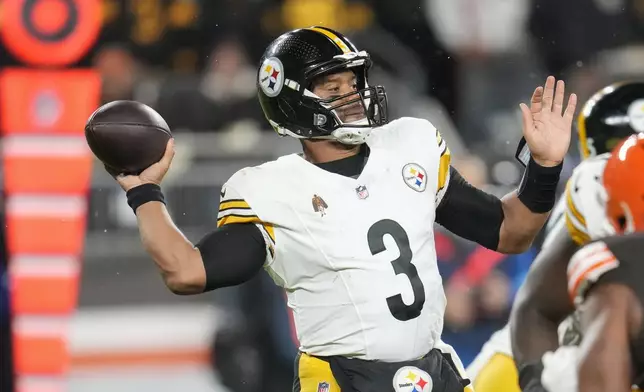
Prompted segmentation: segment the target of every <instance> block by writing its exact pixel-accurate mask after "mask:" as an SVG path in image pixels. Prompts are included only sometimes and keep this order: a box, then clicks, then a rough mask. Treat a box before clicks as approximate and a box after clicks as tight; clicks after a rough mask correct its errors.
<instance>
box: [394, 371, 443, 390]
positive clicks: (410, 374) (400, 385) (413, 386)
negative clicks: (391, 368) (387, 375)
mask: <svg viewBox="0 0 644 392" xmlns="http://www.w3.org/2000/svg"><path fill="white" fill-rule="evenodd" d="M433 387H434V383H433V382H432V378H431V377H430V376H429V374H427V372H425V371H422V370H420V369H419V368H417V367H415V366H404V367H401V368H400V369H398V371H397V372H396V375H394V390H395V391H396V392H431V391H432V389H433Z"/></svg>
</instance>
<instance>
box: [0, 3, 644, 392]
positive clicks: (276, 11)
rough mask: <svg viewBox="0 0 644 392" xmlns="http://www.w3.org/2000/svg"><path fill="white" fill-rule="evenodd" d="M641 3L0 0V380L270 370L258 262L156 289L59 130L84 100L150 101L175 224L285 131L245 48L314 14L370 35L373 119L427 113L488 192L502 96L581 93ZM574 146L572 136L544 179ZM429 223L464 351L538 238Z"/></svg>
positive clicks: (191, 218)
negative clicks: (235, 281)
mask: <svg viewBox="0 0 644 392" xmlns="http://www.w3.org/2000/svg"><path fill="white" fill-rule="evenodd" d="M25 10H27V11H28V12H26V11H25ZM643 22H644V1H642V0H566V1H561V0H404V1H391V0H0V36H1V37H2V40H1V42H0V45H1V46H0V75H1V76H0V128H1V130H2V139H0V142H1V143H2V160H1V162H2V171H1V172H2V178H3V181H2V184H3V195H4V202H3V203H2V205H3V207H4V213H3V217H4V220H5V222H6V223H5V224H4V225H2V226H3V227H5V228H6V229H5V232H6V241H4V243H6V244H7V245H6V246H4V245H3V247H4V248H5V252H4V253H3V257H2V259H3V260H2V264H0V266H1V267H2V268H1V269H0V277H2V278H1V279H0V287H1V290H0V324H1V327H0V330H1V332H2V341H1V342H0V348H1V349H0V351H2V353H0V355H2V358H0V364H2V366H0V367H1V368H2V370H1V373H0V380H1V385H0V391H2V392H5V391H7V392H8V391H11V388H12V386H11V382H10V381H11V380H10V379H11V377H9V375H10V374H11V373H12V372H13V371H12V369H15V372H16V373H17V377H16V379H17V382H16V383H15V384H16V385H17V386H19V387H20V390H21V391H25V392H27V391H28V392H32V391H47V392H54V391H56V392H63V391H66V392H87V391H91V392H103V391H110V392H113V391H119V392H130V391H131V392H134V391H136V392H139V391H155V392H166V391H168V392H170V391H177V390H190V391H192V392H201V391H217V392H218V391H227V390H230V391H233V392H236V391H280V390H290V389H289V385H290V383H291V377H292V363H293V359H294V356H295V353H296V347H297V345H296V342H295V338H294V336H293V332H292V329H291V323H290V318H289V316H290V314H289V311H288V309H287V308H286V307H285V304H284V300H283V296H282V293H280V291H279V290H277V289H276V288H275V287H273V286H272V284H271V282H270V280H269V279H268V278H267V277H266V276H263V275H262V276H258V277H257V278H256V279H255V280H253V281H251V282H249V283H247V284H245V285H243V286H240V287H236V288H229V289H225V290H221V291H220V292H215V293H209V294H205V295H201V296H196V297H177V296H174V295H172V294H171V293H169V292H168V291H167V290H166V289H165V287H164V285H163V283H162V281H161V279H160V278H159V276H158V274H157V272H156V270H155V267H154V265H153V263H152V262H151V260H150V259H149V258H148V257H147V256H146V255H145V254H144V252H143V250H142V247H141V246H140V244H139V240H138V235H137V231H136V222H135V219H134V216H133V215H132V213H131V211H130V210H129V207H128V206H127V204H126V203H125V198H124V195H123V192H122V191H121V190H120V188H118V186H117V185H116V184H115V183H114V181H113V180H112V179H111V178H110V177H109V176H108V175H107V174H106V173H105V172H104V171H103V168H102V167H101V166H100V165H98V164H94V165H93V166H92V167H91V172H89V171H87V170H89V168H90V166H89V158H88V155H87V154H88V152H87V151H86V150H85V148H84V144H83V143H84V142H83V143H80V144H79V141H81V140H83V139H82V137H83V135H82V127H83V124H84V122H85V120H86V119H87V116H88V115H89V114H90V113H91V112H92V111H93V110H94V109H95V108H96V107H98V105H100V104H101V103H105V102H109V101H112V100H117V99H134V100H138V101H141V102H144V103H146V104H148V105H150V106H152V107H153V108H155V109H156V110H158V111H159V112H160V113H161V115H163V116H164V117H165V118H166V120H167V121H168V123H169V124H170V126H171V127H172V129H173V132H174V134H175V136H176V140H177V150H178V153H177V156H176V158H175V161H174V165H173V168H172V170H171V172H170V175H169V178H168V179H167V181H166V182H165V184H164V185H165V191H166V196H167V199H168V200H169V204H168V205H169V208H170V210H171V213H172V215H173V217H174V219H175V221H176V222H177V224H178V225H179V226H180V227H181V228H182V229H183V230H184V232H185V233H186V234H187V235H188V237H190V238H191V239H193V240H196V239H198V238H199V237H200V235H201V234H203V233H205V232H206V231H208V230H211V229H212V228H213V227H214V226H215V217H216V214H217V204H218V200H219V190H220V187H221V185H222V183H223V182H224V181H225V180H226V179H227V178H228V177H229V176H230V175H231V174H233V173H234V172H235V171H236V170H238V169H239V168H241V167H243V166H248V165H255V164H258V163H261V162H263V161H266V160H270V159H273V158H275V157H277V156H279V155H282V154H285V153H290V152H294V151H297V150H298V148H299V144H298V143H297V142H296V141H294V140H292V139H287V138H284V139H281V138H279V137H278V136H277V135H276V134H275V133H274V132H273V131H272V130H270V128H269V127H268V126H267V124H266V123H265V121H264V120H263V118H262V113H261V109H260V107H259V104H258V103H257V102H256V98H255V94H256V92H255V77H256V76H255V72H256V70H255V67H256V66H257V64H258V60H259V57H260V56H261V53H262V51H263V49H264V47H265V45H266V44H268V43H269V42H270V41H271V40H272V39H274V38H275V37H276V36H278V35H279V34H280V33H281V32H283V31H285V30H288V29H293V28H297V27H305V26H310V25H315V24H321V25H325V26H327V27H331V28H335V29H338V30H340V31H342V32H345V34H346V35H348V36H349V37H351V38H352V39H353V41H354V42H355V43H356V44H357V46H358V47H361V48H364V49H366V50H367V51H369V52H370V53H371V55H372V57H373V58H374V59H375V63H376V66H375V69H374V70H373V72H372V74H371V77H372V84H374V82H375V84H383V85H385V86H386V88H387V91H388V93H389V100H390V107H391V112H392V116H393V117H394V118H395V117H400V116H417V117H423V118H427V119H429V120H430V121H432V122H433V123H434V124H435V125H436V126H437V127H438V128H439V129H440V130H441V132H442V134H443V136H444V137H445V139H447V141H448V143H449V144H450V147H451V149H452V155H453V157H454V158H453V164H454V165H455V166H456V167H457V169H458V170H459V171H461V173H462V174H463V175H464V177H465V178H467V179H468V180H469V181H470V182H472V183H473V184H475V185H477V186H479V187H483V188H484V189H486V190H488V191H489V192H491V193H494V194H497V195H502V194H504V193H506V192H508V191H509V190H511V189H512V188H513V187H514V186H515V185H516V184H517V183H518V182H519V180H520V175H521V169H520V167H519V166H518V164H516V163H515V162H514V159H513V155H514V151H515V147H516V143H517V142H518V140H519V138H520V132H521V130H520V129H521V124H520V115H519V111H518V103H519V102H520V101H524V102H527V101H528V100H529V98H530V94H531V92H532V91H533V89H534V88H535V87H536V86H537V84H539V83H542V82H543V80H545V77H546V75H548V74H554V75H557V76H558V77H562V78H564V79H565V81H566V82H567V83H568V91H574V92H576V93H578V94H579V96H580V98H581V99H582V100H585V99H586V98H588V97H589V96H590V94H591V93H592V92H594V91H595V90H597V89H598V88H600V87H602V86H604V85H606V84H608V83H611V82H614V81H618V80H622V79H628V78H638V77H640V76H641V73H642V69H643V68H642V64H644V46H643V45H642V42H643V38H644V23H643ZM81 145H82V146H81ZM578 155H579V154H578V153H577V149H576V141H575V142H574V145H573V147H572V148H571V150H570V157H569V159H568V160H567V161H566V168H565V176H564V179H565V178H567V176H568V175H569V174H570V171H571V169H572V167H574V165H575V164H576V163H577V162H578V160H579V157H578ZM65 160H66V161H65ZM62 161H65V162H67V163H65V162H62ZM61 162H62V163H61ZM85 168H87V170H86V169H85ZM85 178H86V179H87V181H85ZM63 199H64V200H63ZM85 201H87V203H85ZM34 217H35V218H34ZM38 219H40V221H38ZM34 222H35V223H34ZM38 222H40V223H38ZM70 222H71V223H70ZM70 225H71V226H70ZM436 231H437V237H436V243H437V244H436V245H437V249H438V255H439V256H438V257H439V264H440V268H441V270H442V272H443V277H444V282H445V289H446V293H447V296H448V308H447V314H446V324H445V333H444V339H445V340H446V341H447V342H449V343H451V344H452V345H454V346H455V348H456V350H457V351H458V353H459V354H460V355H461V357H462V359H463V362H465V363H466V364H467V363H469V361H471V359H472V358H473V357H474V356H475V355H476V353H477V352H478V350H479V348H480V347H481V345H482V344H483V343H484V342H485V340H486V339H487V337H488V336H489V335H490V334H491V333H492V332H493V331H494V330H496V329H498V328H500V327H501V326H503V324H504V323H505V321H506V319H507V316H508V313H509V310H510V306H511V303H512V300H513V296H514V294H515V292H516V290H517V288H518V286H519V285H520V283H521V281H522V279H523V277H524V275H525V273H526V271H527V269H528V267H529V265H530V263H531V260H532V257H533V256H534V254H535V253H536V251H537V250H538V246H539V244H538V243H537V244H535V246H534V248H533V249H531V250H530V251H529V252H527V253H525V254H523V255H518V256H512V257H505V256H502V255H499V254H497V253H495V252H491V251H488V250H485V249H482V248H481V247H478V246H475V245H473V244H472V243H469V242H467V241H463V240H460V239H457V238H454V237H453V236H451V235H450V234H449V233H445V232H443V231H442V230H441V228H440V227H436ZM7 265H8V268H7ZM77 285H78V290H77V287H76V286H77ZM11 329H13V335H11V334H10V330H11ZM11 336H13V339H10V337H11ZM11 341H13V343H14V344H13V347H12V345H10V344H9V343H10V342H11ZM213 347H214V350H212V348H213ZM12 353H13V355H12ZM11 357H13V361H9V359H10V358H11ZM12 363H13V365H12ZM224 385H227V387H225V386H224Z"/></svg>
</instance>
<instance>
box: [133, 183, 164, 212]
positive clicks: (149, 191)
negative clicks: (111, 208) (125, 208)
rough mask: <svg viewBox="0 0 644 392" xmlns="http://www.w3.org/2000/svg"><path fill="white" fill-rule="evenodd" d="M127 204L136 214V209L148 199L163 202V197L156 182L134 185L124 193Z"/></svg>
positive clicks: (148, 200)
mask: <svg viewBox="0 0 644 392" xmlns="http://www.w3.org/2000/svg"><path fill="white" fill-rule="evenodd" d="M126 195H127V204H128V205H129V206H130V208H132V211H134V213H135V214H136V209H137V208H139V207H141V206H142V205H143V204H145V203H147V202H150V201H160V202H161V203H163V204H165V198H164V197H163V193H162V192H161V187H160V186H158V185H157V184H149V183H148V184H143V185H139V186H135V187H134V188H132V189H130V190H129V191H127V193H126Z"/></svg>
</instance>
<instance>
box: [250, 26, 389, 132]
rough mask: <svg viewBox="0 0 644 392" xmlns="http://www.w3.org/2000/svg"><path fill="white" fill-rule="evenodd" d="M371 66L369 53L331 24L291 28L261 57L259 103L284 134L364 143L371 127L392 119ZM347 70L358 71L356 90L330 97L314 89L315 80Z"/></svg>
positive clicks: (354, 72) (275, 126) (276, 127)
mask: <svg viewBox="0 0 644 392" xmlns="http://www.w3.org/2000/svg"><path fill="white" fill-rule="evenodd" d="M370 67H371V59H370V57H369V54H368V53H366V52H364V51H358V50H357V49H356V48H355V46H354V45H353V44H352V43H351V42H350V41H349V40H347V39H346V38H345V37H343V36H342V35H340V34H339V33H337V32H334V31H332V30H330V29H325V28H321V27H312V28H309V29H300V30H294V31H291V32H288V33H286V34H283V35H282V36H281V37H279V38H277V39H276V40H275V41H274V42H273V43H272V44H271V45H270V46H269V47H268V49H267V50H266V52H265V54H264V56H263V58H262V65H261V66H260V69H259V73H258V96H259V100H260V104H261V106H262V109H263V110H264V114H265V116H266V118H267V120H268V121H269V123H270V124H271V126H272V127H273V128H274V129H275V130H276V131H277V133H278V134H280V135H282V136H285V135H288V136H292V137H296V138H303V139H332V140H337V141H339V142H341V143H346V144H360V143H363V142H364V141H365V138H366V137H367V136H368V134H369V132H370V131H371V129H373V128H374V127H377V126H381V125H384V124H386V123H387V122H388V116H387V94H386V91H385V89H384V87H382V86H369V84H368V71H369V68H370ZM347 71H351V72H353V74H354V75H355V80H356V86H357V88H356V90H355V91H351V92H348V93H346V94H342V95H339V96H338V95H333V96H330V97H320V96H318V95H316V94H315V93H314V92H313V85H314V82H315V81H317V80H319V79H320V78H321V77H324V76H328V75H333V74H337V73H342V72H347ZM357 111H359V113H358V112H357Z"/></svg>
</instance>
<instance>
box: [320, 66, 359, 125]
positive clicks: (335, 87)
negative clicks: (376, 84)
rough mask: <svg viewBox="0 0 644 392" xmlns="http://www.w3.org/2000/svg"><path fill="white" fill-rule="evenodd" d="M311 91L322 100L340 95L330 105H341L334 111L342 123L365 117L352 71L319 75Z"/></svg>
mask: <svg viewBox="0 0 644 392" xmlns="http://www.w3.org/2000/svg"><path fill="white" fill-rule="evenodd" d="M312 91H313V94H315V95H317V96H318V97H320V98H322V99H323V100H327V99H336V98H340V97H342V98H340V99H338V100H337V101H333V102H332V105H333V106H334V107H336V106H338V105H342V106H340V107H338V108H337V109H335V111H336V113H337V115H338V117H339V118H340V120H341V121H342V122H344V123H350V122H354V121H359V120H362V119H364V118H365V117H366V115H365V111H364V108H363V106H362V103H361V98H360V95H359V94H358V93H357V91H358V84H357V79H356V75H355V74H354V73H353V71H342V72H338V73H334V74H330V75H324V76H321V77H320V78H318V79H317V80H315V81H314V82H313V86H312ZM352 101H353V102H352ZM349 102H351V103H349Z"/></svg>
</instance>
